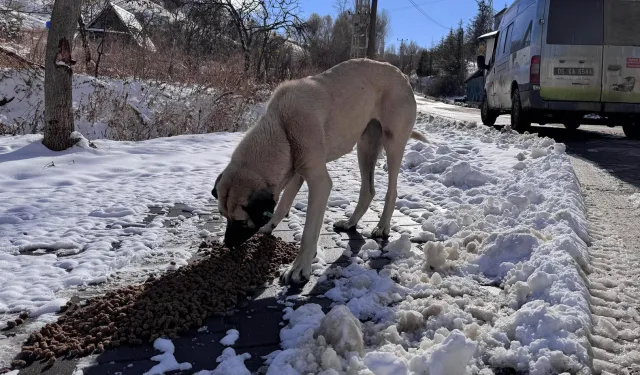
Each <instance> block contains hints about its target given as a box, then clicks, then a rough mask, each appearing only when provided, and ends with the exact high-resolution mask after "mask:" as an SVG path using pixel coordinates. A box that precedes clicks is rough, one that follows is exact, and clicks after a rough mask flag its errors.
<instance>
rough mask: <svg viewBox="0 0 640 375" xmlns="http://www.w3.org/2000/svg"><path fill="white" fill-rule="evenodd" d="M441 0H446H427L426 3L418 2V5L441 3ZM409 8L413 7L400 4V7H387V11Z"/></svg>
mask: <svg viewBox="0 0 640 375" xmlns="http://www.w3.org/2000/svg"><path fill="white" fill-rule="evenodd" d="M443 1H447V0H432V1H428V2H426V3H420V4H418V6H422V5H431V4H435V3H441V2H443ZM449 1H451V0H449ZM409 8H413V5H405V6H401V7H398V8H393V9H387V12H389V13H393V12H397V11H399V10H404V9H409Z"/></svg>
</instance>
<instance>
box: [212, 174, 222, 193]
mask: <svg viewBox="0 0 640 375" xmlns="http://www.w3.org/2000/svg"><path fill="white" fill-rule="evenodd" d="M221 178H222V173H220V174H219V175H218V178H216V182H215V183H214V184H213V190H211V195H213V197H214V198H215V199H218V183H219V182H220V179H221Z"/></svg>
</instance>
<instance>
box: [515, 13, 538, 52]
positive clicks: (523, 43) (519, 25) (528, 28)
mask: <svg viewBox="0 0 640 375" xmlns="http://www.w3.org/2000/svg"><path fill="white" fill-rule="evenodd" d="M535 17H536V7H534V6H529V7H528V8H526V9H524V10H523V11H522V12H521V13H520V14H518V17H517V18H516V21H515V25H514V27H513V33H512V36H511V53H513V52H517V51H519V50H521V49H523V48H527V47H529V46H530V45H531V33H532V32H533V20H534V18H535Z"/></svg>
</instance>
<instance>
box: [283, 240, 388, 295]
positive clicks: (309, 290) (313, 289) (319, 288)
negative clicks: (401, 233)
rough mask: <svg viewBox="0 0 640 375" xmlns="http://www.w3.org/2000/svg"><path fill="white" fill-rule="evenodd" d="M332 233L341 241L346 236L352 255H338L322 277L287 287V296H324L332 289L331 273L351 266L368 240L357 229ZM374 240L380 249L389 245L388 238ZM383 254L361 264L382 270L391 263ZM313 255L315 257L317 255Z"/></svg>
mask: <svg viewBox="0 0 640 375" xmlns="http://www.w3.org/2000/svg"><path fill="white" fill-rule="evenodd" d="M360 230H361V229H360ZM334 232H335V233H337V234H339V235H341V236H342V237H343V240H344V239H345V238H344V236H345V235H346V236H347V238H346V240H347V241H346V242H347V244H348V245H349V250H350V251H351V254H352V255H351V256H350V257H349V256H346V255H344V254H342V255H340V257H338V259H336V260H335V261H333V262H332V263H329V264H328V265H327V267H326V268H325V270H324V272H323V274H322V275H320V276H315V277H314V276H312V277H311V279H310V280H305V281H303V282H302V283H300V284H292V285H289V286H288V289H287V295H296V294H304V295H306V296H309V297H319V296H322V295H324V293H326V292H327V291H328V290H329V289H331V288H333V282H332V280H334V279H335V277H334V276H333V275H335V274H336V273H335V272H333V270H335V269H336V268H338V267H342V268H346V267H348V266H349V265H350V264H352V259H351V258H352V257H354V256H357V255H358V253H359V252H360V250H362V247H363V246H364V244H365V243H366V241H367V240H368V239H370V238H367V237H365V236H363V235H362V234H361V233H360V232H359V231H358V229H351V230H336V229H334ZM374 240H375V241H376V242H377V243H378V245H379V247H380V248H381V249H382V248H384V247H385V246H387V244H388V243H389V238H384V239H382V238H378V239H374ZM384 253H385V252H384V251H383V254H382V256H380V257H378V258H372V259H369V260H366V261H364V262H363V264H368V265H369V267H370V268H371V269H375V270H377V271H379V270H381V269H382V268H384V266H386V265H388V264H389V263H391V259H389V258H386V257H384ZM315 255H316V256H317V253H316V254H315ZM322 276H327V279H326V280H324V281H323V282H317V281H318V279H319V278H321V277H322ZM309 283H313V285H309ZM280 286H284V285H282V284H281V282H280Z"/></svg>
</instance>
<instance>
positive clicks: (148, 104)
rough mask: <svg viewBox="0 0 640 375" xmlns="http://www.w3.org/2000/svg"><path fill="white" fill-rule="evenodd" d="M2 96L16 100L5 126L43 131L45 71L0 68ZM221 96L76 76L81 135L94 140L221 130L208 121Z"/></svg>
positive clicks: (1, 117)
mask: <svg viewBox="0 0 640 375" xmlns="http://www.w3.org/2000/svg"><path fill="white" fill-rule="evenodd" d="M0 93H1V94H0V97H3V96H6V97H7V98H14V100H12V101H11V102H10V103H8V104H6V105H4V106H3V107H2V111H0V123H2V124H4V125H6V126H8V127H12V128H13V129H15V132H16V134H30V133H33V131H34V129H35V130H39V131H41V130H42V127H43V123H44V119H43V108H44V72H41V71H33V70H14V69H0ZM218 95H219V93H218V92H217V91H216V90H215V89H211V88H208V87H200V86H198V85H178V84H176V85H172V84H167V83H163V82H155V81H140V80H137V81H132V80H123V79H111V78H95V77H93V76H88V75H83V74H74V75H73V107H74V110H75V111H76V112H75V114H76V116H75V119H74V122H75V126H76V130H77V131H79V132H80V133H81V134H82V135H83V136H85V137H86V138H87V139H89V140H95V139H104V138H106V139H123V138H124V139H140V138H142V139H146V138H145V137H147V136H148V138H154V137H158V136H165V135H169V134H175V133H177V132H178V131H179V130H178V129H173V128H172V125H171V124H170V123H162V124H160V125H161V126H159V124H158V121H164V120H163V119H167V118H172V119H173V120H172V121H173V122H175V123H182V124H184V125H185V126H190V127H192V128H194V129H197V128H198V127H200V128H206V127H207V126H210V125H213V126H215V125H216V124H209V123H208V121H209V120H208V119H210V118H212V117H213V111H215V106H214V105H212V104H213V101H214V100H215V98H216V97H217V96H218ZM258 107H259V106H256V108H254V109H251V110H250V111H249V112H248V113H247V114H246V116H245V121H246V122H245V123H244V124H242V125H243V126H247V125H248V124H250V123H251V121H252V119H255V117H256V116H257V115H258V114H259V109H260V108H258ZM193 113H198V114H199V115H200V118H202V119H207V120H206V121H203V122H202V123H200V122H194V121H191V119H193ZM159 128H160V129H159ZM199 130H202V129H199ZM200 132H204V131H200ZM40 168H42V166H40Z"/></svg>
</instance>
